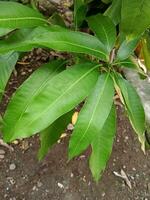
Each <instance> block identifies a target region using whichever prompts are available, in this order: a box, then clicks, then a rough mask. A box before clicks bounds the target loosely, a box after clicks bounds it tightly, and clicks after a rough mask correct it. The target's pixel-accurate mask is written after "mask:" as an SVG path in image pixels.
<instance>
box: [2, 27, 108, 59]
mask: <svg viewBox="0 0 150 200" xmlns="http://www.w3.org/2000/svg"><path fill="white" fill-rule="evenodd" d="M28 33H29V30H20V31H18V32H16V33H15V34H13V35H12V36H11V37H9V38H8V39H7V40H4V41H0V46H1V48H0V53H3V52H7V51H10V50H11V49H14V50H17V51H27V50H30V49H32V48H33V47H39V46H44V47H48V48H51V49H55V50H58V51H68V52H75V53H85V54H90V55H93V56H96V57H99V58H100V59H101V60H108V57H109V56H108V53H107V50H106V48H105V47H104V45H103V44H102V43H101V42H100V41H99V40H98V39H97V38H96V37H94V36H91V35H89V34H86V33H81V32H73V31H69V30H67V29H64V28H61V27H59V26H51V27H49V28H46V27H45V28H44V27H38V28H35V29H33V30H30V33H29V34H28ZM27 34H28V35H27Z"/></svg>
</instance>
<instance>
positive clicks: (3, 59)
mask: <svg viewBox="0 0 150 200" xmlns="http://www.w3.org/2000/svg"><path fill="white" fill-rule="evenodd" d="M17 60H18V53H15V52H9V53H7V54H4V55H1V56H0V101H1V98H2V95H3V93H4V90H5V87H6V84H7V82H8V79H9V78H10V75H11V73H12V71H13V69H14V66H15V64H16V62H17Z"/></svg>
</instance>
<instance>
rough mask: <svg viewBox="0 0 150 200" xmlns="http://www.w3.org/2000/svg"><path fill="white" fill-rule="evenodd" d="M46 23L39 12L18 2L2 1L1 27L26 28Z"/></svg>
mask: <svg viewBox="0 0 150 200" xmlns="http://www.w3.org/2000/svg"><path fill="white" fill-rule="evenodd" d="M45 23H46V20H45V19H44V17H43V16H42V14H40V13H39V12H37V11H35V10H33V9H32V8H29V7H27V6H24V5H22V4H20V3H16V2H3V1H0V27H2V28H25V27H35V26H40V25H43V24H45Z"/></svg>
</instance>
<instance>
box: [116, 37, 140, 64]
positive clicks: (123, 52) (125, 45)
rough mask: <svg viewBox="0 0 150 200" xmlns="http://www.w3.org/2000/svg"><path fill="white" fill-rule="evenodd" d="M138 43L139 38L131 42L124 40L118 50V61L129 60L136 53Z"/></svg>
mask: <svg viewBox="0 0 150 200" xmlns="http://www.w3.org/2000/svg"><path fill="white" fill-rule="evenodd" d="M138 42H139V38H136V39H133V40H130V41H129V40H124V41H123V42H122V44H121V45H120V47H119V49H118V52H117V56H116V60H125V59H127V58H128V57H129V56H130V55H131V54H132V53H133V52H134V50H135V48H136V46H137V44H138Z"/></svg>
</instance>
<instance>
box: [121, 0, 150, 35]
mask: <svg viewBox="0 0 150 200" xmlns="http://www.w3.org/2000/svg"><path fill="white" fill-rule="evenodd" d="M149 26H150V1H149V0H132V1H131V0H122V10H121V30H122V31H123V32H124V33H125V34H126V35H127V36H128V38H131V39H132V38H135V37H139V36H140V35H141V34H142V33H143V32H144V31H145V30H146V29H147V28H148V27H149Z"/></svg>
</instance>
